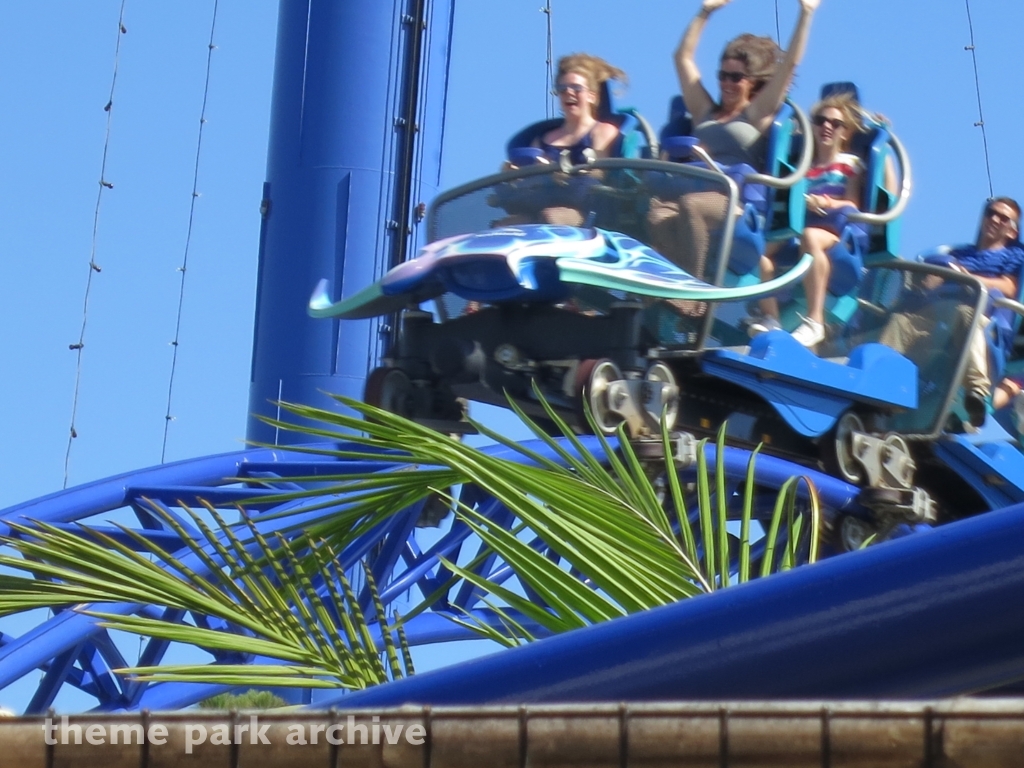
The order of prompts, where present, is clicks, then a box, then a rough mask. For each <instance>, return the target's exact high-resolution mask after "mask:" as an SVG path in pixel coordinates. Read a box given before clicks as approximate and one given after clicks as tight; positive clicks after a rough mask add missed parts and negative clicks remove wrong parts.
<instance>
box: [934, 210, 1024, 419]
mask: <svg viewBox="0 0 1024 768" xmlns="http://www.w3.org/2000/svg"><path fill="white" fill-rule="evenodd" d="M1019 237H1020V205H1019V204H1018V203H1017V201H1016V200H1014V199H1012V198H1009V197H995V198H992V199H991V200H989V201H988V203H987V204H986V205H985V210H984V212H983V213H982V216H981V224H980V225H979V227H978V238H977V240H976V241H975V244H974V245H973V246H964V247H962V248H955V249H954V250H952V251H950V254H949V255H950V256H951V257H952V258H954V259H956V261H955V262H953V263H952V264H951V265H950V266H951V267H952V268H953V269H956V270H959V271H961V272H966V273H968V274H970V275H974V276H975V277H977V278H978V279H979V280H981V282H982V283H984V284H985V286H986V287H987V288H988V290H989V292H990V293H991V292H992V291H999V292H1000V293H1002V295H1004V296H1006V297H1007V298H1010V299H1016V298H1018V295H1019V293H1018V292H1019V290H1020V286H1019V284H1018V282H1017V281H1018V279H1019V276H1020V274H1021V269H1022V267H1024V246H1022V245H1021V242H1020V240H1019ZM964 388H965V390H966V392H965V394H964V407H965V408H966V409H967V414H968V416H969V417H970V420H971V424H973V425H975V426H981V425H982V424H984V423H985V410H986V409H985V403H986V401H987V400H988V397H989V395H990V394H991V392H992V381H991V379H990V378H989V375H988V350H987V347H986V345H985V338H984V335H983V334H980V333H979V334H977V335H976V337H975V338H974V339H972V341H971V357H970V359H969V361H968V365H967V371H966V372H965V374H964Z"/></svg>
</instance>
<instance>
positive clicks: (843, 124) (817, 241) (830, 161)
mask: <svg viewBox="0 0 1024 768" xmlns="http://www.w3.org/2000/svg"><path fill="white" fill-rule="evenodd" d="M811 124H812V128H811V131H812V132H813V134H814V159H813V162H812V164H811V168H810V170H808V171H807V194H806V196H805V198H804V199H805V201H806V203H807V218H806V221H805V224H804V231H803V234H802V235H801V238H800V252H801V253H809V254H811V256H813V257H814V261H813V262H812V263H811V268H810V270H808V272H807V274H806V275H805V276H804V293H805V294H806V297H807V317H805V318H804V319H803V323H802V324H801V325H800V326H799V327H797V329H796V330H795V331H793V338H795V339H796V340H797V341H799V342H800V343H801V344H803V345H804V346H805V347H813V346H815V345H816V344H819V343H821V342H822V341H823V340H824V339H825V295H826V292H827V290H828V280H829V276H830V275H831V273H832V263H831V262H830V261H829V257H828V250H829V249H830V248H831V247H832V246H834V245H835V244H836V243H838V242H839V238H840V236H841V235H842V232H843V228H844V226H845V224H846V215H847V214H849V213H850V212H851V211H856V210H857V203H858V201H859V200H860V191H861V175H862V174H863V171H864V166H863V164H862V163H861V161H860V158H858V157H857V156H856V155H851V154H848V153H847V151H846V150H847V149H848V148H849V146H850V139H851V138H852V136H853V134H854V132H856V131H861V130H863V127H862V125H861V122H860V110H859V107H858V106H857V104H856V102H855V101H854V100H853V97H852V96H850V95H849V94H839V95H835V96H829V97H828V98H826V99H823V100H822V101H820V102H818V103H817V104H815V105H814V108H813V109H812V110H811ZM774 272H775V267H774V265H773V264H772V261H771V260H770V258H768V257H763V258H762V259H761V277H762V279H764V280H770V279H771V278H772V277H773V276H774ZM761 309H762V311H763V312H764V317H763V318H762V319H761V320H760V321H758V322H755V323H752V324H751V325H750V331H751V333H753V334H757V333H763V332H765V331H771V330H777V329H779V328H781V327H782V326H781V325H779V320H778V315H779V310H778V304H777V302H776V301H775V299H773V298H769V299H765V300H764V301H762V303H761Z"/></svg>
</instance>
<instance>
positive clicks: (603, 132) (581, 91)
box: [534, 53, 626, 165]
mask: <svg viewBox="0 0 1024 768" xmlns="http://www.w3.org/2000/svg"><path fill="white" fill-rule="evenodd" d="M608 80H618V81H620V82H623V83H624V82H626V73H625V72H623V71H622V70H621V69H619V68H618V67H613V66H612V65H611V64H609V63H608V62H607V61H605V60H604V59H602V58H599V57H597V56H591V55H590V54H587V53H573V54H571V55H569V56H563V57H562V58H561V59H559V60H558V74H557V76H556V78H555V93H556V94H557V95H558V103H559V105H560V106H561V108H562V115H563V116H564V119H563V120H562V124H561V125H560V126H558V127H557V128H555V129H554V130H551V131H548V132H547V133H545V134H544V135H543V136H540V137H539V138H538V139H537V140H536V141H535V142H534V146H536V147H538V148H539V149H542V150H544V154H545V157H546V158H547V159H548V160H549V161H551V162H557V160H558V157H559V155H560V154H561V153H562V152H563V151H565V150H568V151H569V157H570V159H571V160H572V162H573V164H574V165H578V164H580V163H584V162H586V157H585V152H586V150H588V149H589V150H591V151H592V152H593V154H594V156H595V157H608V155H609V154H611V153H612V152H613V151H614V149H615V145H616V143H617V142H618V139H619V129H618V127H617V126H615V125H613V124H611V123H606V122H603V121H601V120H598V118H597V115H598V107H599V106H600V104H601V93H600V91H601V86H602V85H604V83H605V82H606V81H608Z"/></svg>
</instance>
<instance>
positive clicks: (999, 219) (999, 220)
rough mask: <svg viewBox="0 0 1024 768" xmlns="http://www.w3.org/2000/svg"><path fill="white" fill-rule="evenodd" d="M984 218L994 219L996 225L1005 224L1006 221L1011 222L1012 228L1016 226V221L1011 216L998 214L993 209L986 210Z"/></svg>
mask: <svg viewBox="0 0 1024 768" xmlns="http://www.w3.org/2000/svg"><path fill="white" fill-rule="evenodd" d="M985 216H986V218H989V219H995V220H996V224H1005V223H1006V222H1008V221H1012V222H1013V224H1014V226H1016V225H1017V221H1016V219H1014V218H1013V217H1012V216H1007V215H1006V214H1005V213H1000V212H999V211H997V210H996V209H995V208H986V209H985Z"/></svg>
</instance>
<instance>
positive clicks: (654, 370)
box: [644, 362, 679, 432]
mask: <svg viewBox="0 0 1024 768" xmlns="http://www.w3.org/2000/svg"><path fill="white" fill-rule="evenodd" d="M644 381H646V382H650V383H652V384H668V385H669V386H671V387H674V388H675V390H676V394H675V395H674V396H672V398H671V399H670V400H669V401H668V402H667V403H665V405H666V408H665V428H666V429H667V430H668V431H669V432H671V431H672V430H673V429H674V428H675V426H676V421H678V419H679V385H678V383H677V382H676V376H675V374H674V373H672V369H671V368H669V367H668V366H667V365H665V364H664V363H662V362H656V363H651V365H649V366H648V367H647V370H646V371H644ZM652 415H653V416H654V417H655V420H657V421H660V420H661V414H660V413H655V414H652Z"/></svg>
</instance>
